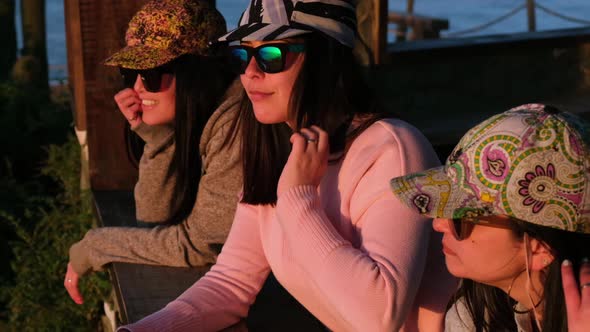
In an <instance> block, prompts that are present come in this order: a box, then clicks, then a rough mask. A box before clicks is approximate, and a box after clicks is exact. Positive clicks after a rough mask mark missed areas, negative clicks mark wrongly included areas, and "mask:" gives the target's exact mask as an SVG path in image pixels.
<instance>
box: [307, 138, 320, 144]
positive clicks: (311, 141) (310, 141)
mask: <svg viewBox="0 0 590 332" xmlns="http://www.w3.org/2000/svg"><path fill="white" fill-rule="evenodd" d="M305 140H307V141H308V142H309V143H315V142H317V141H318V139H317V138H306V139H305Z"/></svg>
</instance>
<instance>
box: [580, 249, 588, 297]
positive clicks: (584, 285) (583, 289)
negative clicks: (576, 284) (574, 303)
mask: <svg viewBox="0 0 590 332" xmlns="http://www.w3.org/2000/svg"><path fill="white" fill-rule="evenodd" d="M580 296H581V297H582V299H581V304H582V307H585V308H588V307H590V262H588V259H587V258H585V259H583V260H582V265H581V266H580Z"/></svg>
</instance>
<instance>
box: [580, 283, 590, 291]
mask: <svg viewBox="0 0 590 332" xmlns="http://www.w3.org/2000/svg"><path fill="white" fill-rule="evenodd" d="M586 287H590V282H587V283H584V284H582V285H580V290H583V289H584V288H586Z"/></svg>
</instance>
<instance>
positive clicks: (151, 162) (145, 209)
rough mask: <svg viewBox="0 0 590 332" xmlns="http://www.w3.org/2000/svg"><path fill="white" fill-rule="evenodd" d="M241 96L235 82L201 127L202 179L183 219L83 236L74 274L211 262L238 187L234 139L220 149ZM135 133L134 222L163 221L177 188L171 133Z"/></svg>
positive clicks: (75, 248) (73, 252)
mask: <svg viewBox="0 0 590 332" xmlns="http://www.w3.org/2000/svg"><path fill="white" fill-rule="evenodd" d="M241 95H242V87H241V84H240V83H239V82H238V81H236V82H234V83H233V84H232V86H231V87H230V88H229V89H228V92H227V93H226V97H225V101H224V102H223V103H222V104H221V105H220V106H219V107H218V109H217V110H216V111H215V112H214V113H213V114H212V115H211V117H210V118H209V121H208V122H207V124H206V125H205V128H204V130H203V134H202V135H201V140H200V144H199V149H200V153H201V160H202V175H201V179H200V182H199V188H198V193H197V199H196V203H195V206H194V208H193V210H192V212H191V213H190V215H189V216H188V218H187V219H186V220H184V221H183V222H182V223H179V224H176V225H159V226H156V227H154V228H135V227H102V228H96V229H92V230H90V231H88V233H86V235H85V236H84V238H83V239H82V240H81V241H80V242H77V243H75V244H74V245H72V246H71V247H70V262H71V264H72V267H73V268H74V270H75V271H76V272H77V273H78V274H80V275H82V274H84V273H86V272H88V271H89V270H95V271H96V270H100V269H102V267H103V266H104V265H105V264H107V263H111V262H127V263H138V264H151V265H166V266H178V267H188V266H202V265H207V264H213V263H215V260H216V258H217V255H218V254H219V251H220V249H221V246H222V245H223V243H224V242H225V239H226V237H227V234H228V233H229V229H230V227H231V224H232V221H233V217H234V212H235V208H236V204H237V199H238V193H239V191H240V190H241V188H242V171H241V162H240V157H239V155H240V151H239V149H240V142H239V137H238V139H236V140H234V142H233V144H231V145H230V146H229V147H224V148H222V145H223V142H224V140H225V139H226V137H227V136H228V135H229V134H230V132H229V129H230V128H229V127H230V125H231V122H232V120H233V119H234V117H235V116H236V115H237V111H238V107H239V100H240V97H241ZM134 130H135V131H136V132H137V133H138V134H139V135H140V136H141V137H142V138H143V139H144V140H145V141H146V146H145V149H144V153H143V155H142V157H141V160H140V164H139V180H138V182H137V184H136V186H135V204H136V209H137V210H136V214H137V219H138V220H141V221H144V222H161V221H165V220H167V219H168V218H170V217H171V202H172V200H173V199H174V197H172V195H173V192H174V188H175V185H176V182H175V177H174V176H168V170H169V169H170V167H171V162H172V156H173V154H174V148H175V145H174V132H173V129H172V128H170V127H163V126H158V127H149V126H147V125H145V124H144V125H140V126H139V127H138V128H134Z"/></svg>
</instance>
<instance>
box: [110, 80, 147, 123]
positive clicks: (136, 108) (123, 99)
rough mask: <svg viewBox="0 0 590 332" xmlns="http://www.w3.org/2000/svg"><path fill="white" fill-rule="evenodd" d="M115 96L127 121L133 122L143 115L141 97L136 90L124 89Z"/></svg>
mask: <svg viewBox="0 0 590 332" xmlns="http://www.w3.org/2000/svg"><path fill="white" fill-rule="evenodd" d="M114 98H115V102H116V103H117V107H119V110H120V111H121V113H122V114H123V116H124V117H125V118H126V119H127V121H130V122H133V121H135V120H137V119H138V118H139V117H140V116H141V99H139V97H138V95H137V93H136V92H135V91H134V90H132V89H129V88H127V89H123V90H121V91H119V93H117V94H116V95H115V97H114Z"/></svg>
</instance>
